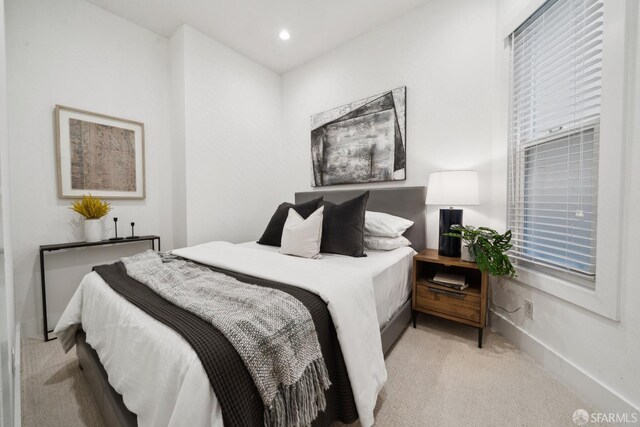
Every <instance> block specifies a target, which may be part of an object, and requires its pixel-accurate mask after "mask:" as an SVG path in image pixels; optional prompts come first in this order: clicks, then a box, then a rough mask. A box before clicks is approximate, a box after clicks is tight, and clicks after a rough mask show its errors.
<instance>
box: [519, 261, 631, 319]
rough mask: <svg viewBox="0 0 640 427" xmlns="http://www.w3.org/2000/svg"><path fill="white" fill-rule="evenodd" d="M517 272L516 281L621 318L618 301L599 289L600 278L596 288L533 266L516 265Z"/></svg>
mask: <svg viewBox="0 0 640 427" xmlns="http://www.w3.org/2000/svg"><path fill="white" fill-rule="evenodd" d="M516 272H517V274H518V277H517V278H515V279H512V280H513V281H515V282H516V283H520V284H522V285H525V286H529V287H531V288H534V289H537V290H539V291H542V292H545V293H547V294H549V295H553V296H554V297H556V298H560V299H562V300H564V301H567V302H570V303H571V304H574V305H577V306H579V307H582V308H584V309H586V310H589V311H592V312H594V313H597V314H599V315H601V316H604V317H606V318H608V319H612V320H620V319H619V314H618V304H617V301H616V300H615V299H611V298H606V296H607V295H602V294H603V292H598V291H597V290H598V280H596V289H595V290H594V289H587V288H585V287H582V286H579V285H576V284H575V283H572V282H570V281H568V280H565V279H562V278H560V277H556V276H552V275H549V274H545V273H543V272H540V271H537V270H534V269H531V268H525V267H518V266H516Z"/></svg>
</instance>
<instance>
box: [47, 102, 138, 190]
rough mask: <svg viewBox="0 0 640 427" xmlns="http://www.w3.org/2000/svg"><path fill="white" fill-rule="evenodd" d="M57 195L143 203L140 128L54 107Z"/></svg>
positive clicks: (124, 120) (76, 110)
mask: <svg viewBox="0 0 640 427" xmlns="http://www.w3.org/2000/svg"><path fill="white" fill-rule="evenodd" d="M55 121H56V123H55V124H56V160H57V169H58V171H57V172H58V196H59V197H60V198H63V199H73V198H79V197H82V195H83V194H87V193H91V194H92V195H93V196H96V197H101V198H107V199H144V198H145V177H144V124H143V123H140V122H136V121H133V120H127V119H120V118H117V117H111V116H106V115H104V114H97V113H92V112H89V111H84V110H78V109H76V108H69V107H64V106H61V105H56V108H55Z"/></svg>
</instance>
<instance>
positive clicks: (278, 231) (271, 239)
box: [258, 197, 322, 246]
mask: <svg viewBox="0 0 640 427" xmlns="http://www.w3.org/2000/svg"><path fill="white" fill-rule="evenodd" d="M321 203H322V197H319V198H317V199H314V200H311V201H309V202H304V203H300V204H297V205H294V204H293V203H287V202H285V203H282V204H280V206H278V209H276V211H275V213H274V214H273V216H272V217H271V220H270V221H269V224H267V228H266V229H265V230H264V233H262V237H261V238H260V240H258V243H260V244H261V245H269V246H280V243H281V241H282V229H283V228H284V223H285V222H287V216H289V209H291V208H293V209H294V210H295V211H296V212H298V213H299V214H300V216H301V217H302V218H304V219H307V217H308V216H309V215H311V214H312V213H314V212H315V211H316V209H318V208H319V207H320V204H321Z"/></svg>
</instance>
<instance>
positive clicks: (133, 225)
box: [127, 222, 140, 239]
mask: <svg viewBox="0 0 640 427" xmlns="http://www.w3.org/2000/svg"><path fill="white" fill-rule="evenodd" d="M135 226H136V223H135V222H132V223H131V236H129V237H127V239H139V238H140V236H136V233H135V231H133V227H135Z"/></svg>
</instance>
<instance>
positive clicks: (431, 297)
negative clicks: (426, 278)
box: [416, 285, 480, 322]
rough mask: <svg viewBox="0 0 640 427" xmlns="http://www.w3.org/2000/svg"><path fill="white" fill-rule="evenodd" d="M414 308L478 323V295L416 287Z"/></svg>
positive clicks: (422, 286)
mask: <svg viewBox="0 0 640 427" xmlns="http://www.w3.org/2000/svg"><path fill="white" fill-rule="evenodd" d="M416 288H417V292H416V307H418V308H423V309H426V310H432V311H437V312H438V313H443V314H448V315H450V316H455V317H459V318H461V319H466V320H470V321H472V322H480V295H476V294H469V293H458V292H456V291H453V290H452V291H448V290H443V289H440V288H437V289H436V288H432V287H429V286H425V285H417V286H416Z"/></svg>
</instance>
